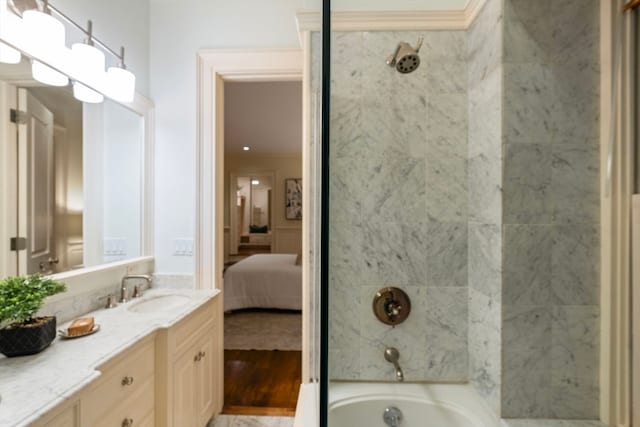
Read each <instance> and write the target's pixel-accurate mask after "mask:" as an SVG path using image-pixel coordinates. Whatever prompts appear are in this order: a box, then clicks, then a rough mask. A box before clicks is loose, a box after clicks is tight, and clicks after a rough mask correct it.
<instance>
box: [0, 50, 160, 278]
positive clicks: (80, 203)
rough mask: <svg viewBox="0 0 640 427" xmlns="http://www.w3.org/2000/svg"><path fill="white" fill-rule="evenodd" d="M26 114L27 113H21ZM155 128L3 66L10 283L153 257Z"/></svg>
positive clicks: (2, 154)
mask: <svg viewBox="0 0 640 427" xmlns="http://www.w3.org/2000/svg"><path fill="white" fill-rule="evenodd" d="M16 112H17V113H16ZM145 141H146V138H145V118H144V116H143V115H142V114H141V113H140V112H137V111H134V107H133V106H124V105H121V104H118V103H116V102H114V101H111V100H105V102H103V103H99V104H87V103H82V102H80V101H77V100H76V99H75V98H74V97H73V93H72V91H71V88H70V87H68V86H66V87H52V86H42V85H41V84H37V83H36V82H35V81H33V80H32V79H31V70H30V64H29V63H28V62H27V61H25V60H23V61H22V62H21V63H20V64H17V65H4V64H3V65H1V66H0V189H1V191H0V224H2V225H1V226H0V242H1V243H2V244H1V245H0V247H1V249H0V277H5V276H7V275H17V274H32V273H41V274H56V273H61V272H66V271H70V270H78V269H82V268H88V267H96V266H100V265H104V264H108V263H113V262H117V261H123V260H130V259H134V258H138V257H141V256H143V255H148V253H146V252H147V250H148V247H145V244H144V234H145V233H144V211H145V206H144V205H145V203H144V200H145V193H144V191H145V171H146V170H147V168H145V159H146V156H145Z"/></svg>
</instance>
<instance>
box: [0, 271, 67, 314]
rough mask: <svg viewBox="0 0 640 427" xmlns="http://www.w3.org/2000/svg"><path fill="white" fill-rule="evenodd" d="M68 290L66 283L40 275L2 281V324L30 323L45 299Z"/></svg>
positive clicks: (0, 283)
mask: <svg viewBox="0 0 640 427" xmlns="http://www.w3.org/2000/svg"><path fill="white" fill-rule="evenodd" d="M66 289H67V288H66V286H65V285H64V283H60V282H57V281H55V280H53V279H49V278H46V277H42V276H40V275H39V274H34V275H32V276H20V277H7V278H6V279H3V280H0V324H2V323H4V322H14V323H23V322H26V321H28V320H29V319H31V318H32V317H33V315H34V314H36V312H37V311H38V310H40V308H41V307H42V305H43V304H44V300H45V298H47V297H48V296H51V295H55V294H57V293H60V292H64V291H66Z"/></svg>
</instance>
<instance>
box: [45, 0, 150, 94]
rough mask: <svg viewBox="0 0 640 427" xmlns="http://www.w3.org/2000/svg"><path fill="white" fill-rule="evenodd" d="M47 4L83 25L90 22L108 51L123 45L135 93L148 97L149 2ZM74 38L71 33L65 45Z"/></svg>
mask: <svg viewBox="0 0 640 427" xmlns="http://www.w3.org/2000/svg"><path fill="white" fill-rule="evenodd" d="M51 4H52V5H53V6H55V7H56V8H58V9H60V10H61V11H62V12H64V13H65V14H66V15H67V16H69V17H70V18H71V19H73V20H75V21H76V22H78V23H79V24H81V25H83V26H86V22H87V20H89V19H91V20H92V21H93V32H94V35H95V36H96V37H97V38H98V39H100V40H101V41H103V42H105V43H106V44H107V45H108V46H109V47H110V48H112V49H114V50H116V51H117V52H119V50H120V46H124V47H125V49H126V54H125V61H126V65H127V68H128V69H129V70H131V71H132V72H133V73H135V75H136V89H137V91H138V92H140V93H142V94H144V95H149V0H52V1H51ZM78 39H79V35H78V34H77V33H75V34H73V35H72V39H71V40H69V41H68V42H67V45H69V43H70V42H75V41H79V40H78Z"/></svg>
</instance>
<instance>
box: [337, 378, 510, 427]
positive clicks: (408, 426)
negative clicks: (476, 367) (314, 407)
mask: <svg viewBox="0 0 640 427" xmlns="http://www.w3.org/2000/svg"><path fill="white" fill-rule="evenodd" d="M329 402H330V403H329V426H330V427H378V426H380V427H386V424H385V423H384V421H383V418H382V416H383V413H384V410H385V408H387V407H390V406H394V407H396V408H398V409H400V411H402V414H403V420H402V423H401V424H400V426H401V427H501V426H502V424H501V422H500V420H499V419H498V417H497V416H495V415H494V414H492V413H491V411H490V410H489V409H488V407H487V406H486V404H485V402H484V401H483V400H482V399H481V398H480V396H479V395H478V394H477V393H476V392H475V390H473V389H472V388H471V386H469V385H464V384H408V383H403V384H398V383H391V384H386V383H335V382H334V383H332V384H331V386H330V388H329Z"/></svg>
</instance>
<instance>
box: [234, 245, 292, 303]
mask: <svg viewBox="0 0 640 427" xmlns="http://www.w3.org/2000/svg"><path fill="white" fill-rule="evenodd" d="M296 257H297V255H296V254H261V255H252V256H250V257H248V258H245V259H243V260H242V261H240V262H238V263H236V264H234V265H232V266H231V267H229V268H228V269H227V271H226V272H225V274H224V311H230V310H239V309H242V308H279V309H285V310H302V266H299V265H296Z"/></svg>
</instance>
